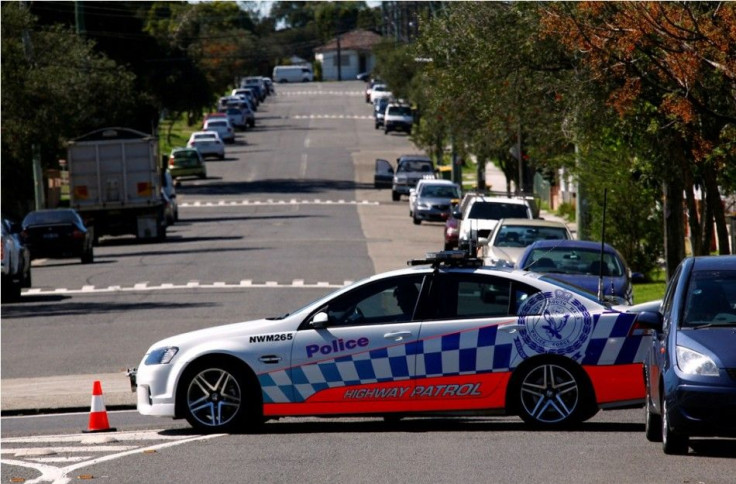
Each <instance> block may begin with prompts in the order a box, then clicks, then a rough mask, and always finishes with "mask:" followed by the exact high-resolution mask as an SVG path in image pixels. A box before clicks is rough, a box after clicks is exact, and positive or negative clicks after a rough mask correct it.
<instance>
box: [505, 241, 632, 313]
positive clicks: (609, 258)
mask: <svg viewBox="0 0 736 484" xmlns="http://www.w3.org/2000/svg"><path fill="white" fill-rule="evenodd" d="M516 265H517V267H518V268H520V269H523V270H527V271H534V272H540V273H542V274H549V275H551V276H554V278H555V279H559V280H561V281H565V282H567V283H570V284H575V285H576V286H578V287H581V288H583V289H585V290H586V291H588V292H590V293H591V294H594V295H595V294H598V286H599V282H600V281H601V277H602V281H603V287H602V292H603V294H602V296H603V298H604V300H606V301H608V302H611V303H614V304H629V305H630V304H633V303H634V294H633V289H632V286H631V270H630V269H629V266H628V265H627V264H626V261H625V260H624V258H623V257H622V256H621V254H620V253H619V252H618V251H617V250H616V249H615V248H613V247H612V246H611V245H609V244H604V245H603V254H601V243H600V242H597V241H592V240H540V241H537V242H534V243H533V244H531V245H529V246H528V247H527V248H526V249H524V252H523V253H522V254H521V256H519V260H518V262H517V264H516Z"/></svg>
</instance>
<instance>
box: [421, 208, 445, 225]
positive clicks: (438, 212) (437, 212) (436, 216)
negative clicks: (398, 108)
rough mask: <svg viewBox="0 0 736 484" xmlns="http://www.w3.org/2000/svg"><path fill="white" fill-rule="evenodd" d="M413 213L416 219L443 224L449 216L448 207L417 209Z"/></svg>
mask: <svg viewBox="0 0 736 484" xmlns="http://www.w3.org/2000/svg"><path fill="white" fill-rule="evenodd" d="M414 213H415V215H416V217H417V218H418V219H420V220H427V221H430V222H444V221H446V220H447V217H449V216H450V211H449V207H447V208H437V207H432V208H417V209H416V210H415V212H414Z"/></svg>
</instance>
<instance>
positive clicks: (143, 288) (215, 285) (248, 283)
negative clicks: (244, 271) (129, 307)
mask: <svg viewBox="0 0 736 484" xmlns="http://www.w3.org/2000/svg"><path fill="white" fill-rule="evenodd" d="M352 283H353V281H344V282H342V283H333V282H327V281H319V282H316V283H312V284H307V283H305V282H304V280H302V279H297V280H294V281H292V282H290V283H285V284H282V283H280V282H278V281H264V282H260V283H255V282H253V281H252V280H251V279H244V280H241V281H238V282H232V283H231V282H224V281H215V282H211V283H202V282H200V281H189V282H187V283H186V284H173V283H171V282H165V283H162V284H160V285H157V286H156V285H149V284H148V283H146V282H143V283H136V284H133V285H132V286H128V287H123V286H107V287H96V286H91V285H85V286H83V287H82V288H80V289H67V288H63V289H41V288H37V287H34V288H33V289H28V290H25V291H24V292H23V293H22V294H21V295H23V296H40V295H45V294H83V293H84V294H93V293H112V292H151V291H174V290H183V289H242V288H252V289H264V288H266V289H290V288H299V289H323V288H332V289H339V288H341V287H344V286H347V285H349V284H352Z"/></svg>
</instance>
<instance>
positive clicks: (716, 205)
mask: <svg viewBox="0 0 736 484" xmlns="http://www.w3.org/2000/svg"><path fill="white" fill-rule="evenodd" d="M703 178H704V182H705V193H706V196H707V203H708V206H709V207H710V211H711V213H712V214H713V220H715V224H716V234H717V237H718V253H719V254H720V255H726V254H729V253H730V252H731V251H730V250H729V246H728V229H727V228H726V213H725V212H724V210H723V204H722V203H721V194H720V191H719V190H718V180H717V179H716V166H715V164H711V163H708V165H707V166H706V167H705V174H704V177H703Z"/></svg>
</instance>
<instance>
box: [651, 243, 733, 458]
mask: <svg viewBox="0 0 736 484" xmlns="http://www.w3.org/2000/svg"><path fill="white" fill-rule="evenodd" d="M637 323H638V324H639V325H641V326H644V327H649V328H652V329H654V331H655V337H654V338H652V341H651V346H650V349H649V352H648V354H647V356H646V358H645V361H644V381H645V384H646V390H647V394H646V407H645V408H646V411H645V412H646V413H645V422H646V424H645V427H646V437H647V439H648V440H650V441H652V442H662V448H663V450H664V452H665V453H666V454H687V452H688V447H689V441H690V437H691V436H723V437H736V350H735V349H736V256H710V257H689V258H686V259H685V260H683V262H682V263H680V266H679V267H678V268H677V270H676V271H675V273H674V275H673V276H672V277H671V278H670V281H669V283H668V285H667V289H666V290H665V296H664V299H663V301H662V305H661V308H660V310H659V311H657V312H642V313H640V314H639V315H638V316H637Z"/></svg>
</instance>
